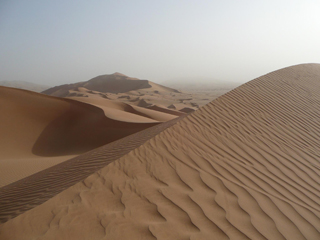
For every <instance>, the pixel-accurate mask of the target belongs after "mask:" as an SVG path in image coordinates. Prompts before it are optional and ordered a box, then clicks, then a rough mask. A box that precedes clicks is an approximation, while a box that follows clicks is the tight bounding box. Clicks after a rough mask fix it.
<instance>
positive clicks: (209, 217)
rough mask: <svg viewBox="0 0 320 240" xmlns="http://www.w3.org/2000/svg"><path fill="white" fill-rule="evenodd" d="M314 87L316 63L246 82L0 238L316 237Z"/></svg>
mask: <svg viewBox="0 0 320 240" xmlns="http://www.w3.org/2000/svg"><path fill="white" fill-rule="evenodd" d="M319 90H320V65H319V64H304V65H297V66H293V67H289V68H285V69H281V70H278V71H275V72H272V73H269V74H267V75H265V76H262V77H260V78H258V79H255V80H253V81H251V82H249V83H246V84H244V85H242V86H240V87H239V88H237V89H235V90H233V91H231V92H229V93H227V94H225V95H223V96H222V97H220V98H218V99H216V100H214V101H213V102H212V103H210V104H208V105H206V106H205V107H202V108H200V109H199V110H197V111H196V112H194V113H192V114H190V115H188V116H187V117H185V118H183V119H182V120H180V121H179V122H177V123H176V124H175V125H173V126H171V127H169V128H167V129H166V130H164V131H162V132H161V133H160V134H158V135H156V136H155V137H153V138H151V139H150V140H148V141H147V142H145V143H144V144H143V145H141V146H140V147H138V148H136V149H134V150H133V151H131V152H130V153H128V154H126V155H125V156H123V157H121V158H120V159H118V160H116V161H114V162H112V163H110V164H109V165H107V166H106V167H104V168H102V169H101V170H99V171H97V172H96V173H94V174H92V175H90V176H89V177H87V178H86V179H85V180H83V181H81V182H79V183H77V184H75V185H74V186H72V187H70V188H68V189H66V190H65V191H63V192H61V193H59V194H58V195H56V196H55V197H53V198H51V199H50V200H48V201H47V202H45V203H43V204H41V205H39V206H37V207H35V208H33V209H31V210H29V211H27V212H25V213H23V214H21V215H19V216H17V217H16V218H14V219H11V220H9V221H7V222H6V223H4V224H2V225H1V226H0V238H1V239H35V238H36V239H320V191H319V189H320V162H319V159H320V142H319V139H320V122H319V115H320V91H319ZM99 153H101V157H103V155H104V154H105V153H104V152H103V151H101V152H99V151H97V154H99ZM88 160H90V159H88ZM105 161H108V159H107V158H106V159H105ZM82 171H85V168H83V169H82ZM56 180H57V181H62V182H63V181H64V177H62V176H57V179H56ZM32 187H34V186H30V188H32ZM23 197H24V198H28V197H31V196H28V194H27V195H25V196H23ZM19 201H20V199H12V200H11V205H13V206H14V205H15V204H17V203H18V202H19ZM9 205H10V204H9Z"/></svg>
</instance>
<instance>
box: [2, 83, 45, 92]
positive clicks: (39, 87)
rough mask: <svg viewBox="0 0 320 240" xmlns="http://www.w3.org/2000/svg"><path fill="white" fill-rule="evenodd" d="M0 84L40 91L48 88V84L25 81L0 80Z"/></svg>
mask: <svg viewBox="0 0 320 240" xmlns="http://www.w3.org/2000/svg"><path fill="white" fill-rule="evenodd" d="M0 86H4V87H12V88H19V89H25V90H30V91H34V92H42V91H44V90H46V89H48V88H50V86H46V85H42V84H37V83H31V82H25V81H0Z"/></svg>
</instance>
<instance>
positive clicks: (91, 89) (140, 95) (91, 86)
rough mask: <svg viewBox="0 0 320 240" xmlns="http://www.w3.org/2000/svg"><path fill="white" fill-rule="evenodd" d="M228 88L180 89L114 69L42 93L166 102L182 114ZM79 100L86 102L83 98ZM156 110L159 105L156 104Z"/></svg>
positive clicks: (145, 103) (147, 103)
mask: <svg viewBox="0 0 320 240" xmlns="http://www.w3.org/2000/svg"><path fill="white" fill-rule="evenodd" d="M231 89H232V87H231V86H229V87H225V88H224V89H213V90H212V91H202V92H200V91H197V92H180V91H178V90H175V89H173V88H169V87H165V86H162V85H159V84H156V83H154V82H151V81H149V80H140V79H137V78H130V77H128V76H125V75H123V74H120V73H114V74H110V75H101V76H98V77H95V78H93V79H91V80H89V81H86V82H78V83H74V84H65V85H61V86H56V87H53V88H50V89H47V90H46V91H44V92H43V93H44V94H47V95H51V96H57V97H71V98H74V97H77V98H79V97H82V98H86V97H95V98H103V99H108V100H113V101H118V102H123V103H126V104H129V105H135V106H138V107H143V108H150V107H152V106H154V105H157V106H162V107H161V108H164V109H168V110H170V107H169V106H174V109H175V110H176V111H175V113H176V114H179V111H180V109H184V111H182V112H180V114H181V113H182V114H184V113H185V110H186V109H187V110H188V112H191V111H194V110H196V109H197V108H199V107H201V106H204V105H205V104H207V103H209V102H210V101H212V100H213V99H215V98H217V97H218V96H220V95H222V94H223V93H226V92H228V91H230V90H231ZM77 100H79V99H77ZM82 101H86V102H87V100H86V99H83V100H82ZM164 109H162V110H161V112H166V113H169V114H171V113H172V112H171V113H170V112H168V111H164ZM158 110H160V109H159V108H157V111H158ZM176 114H174V115H176ZM167 119H168V118H167ZM160 121H163V120H160Z"/></svg>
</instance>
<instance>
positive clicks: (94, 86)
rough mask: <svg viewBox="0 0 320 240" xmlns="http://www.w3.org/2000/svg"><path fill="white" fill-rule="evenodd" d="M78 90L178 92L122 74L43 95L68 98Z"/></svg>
mask: <svg viewBox="0 0 320 240" xmlns="http://www.w3.org/2000/svg"><path fill="white" fill-rule="evenodd" d="M77 88H86V89H88V90H91V91H98V92H103V93H106V92H108V93H125V92H129V91H135V90H141V89H150V90H152V91H168V92H178V91H177V90H175V89H172V88H168V87H165V86H161V85H159V84H156V83H153V82H151V81H148V80H140V79H137V78H130V77H128V76H126V75H123V74H121V73H114V74H109V75H101V76H97V77H95V78H92V79H90V80H89V81H86V82H78V83H74V84H66V85H61V86H56V87H53V88H50V89H47V90H45V91H43V93H44V94H48V95H52V96H57V97H66V96H68V95H69V91H70V90H76V89H77Z"/></svg>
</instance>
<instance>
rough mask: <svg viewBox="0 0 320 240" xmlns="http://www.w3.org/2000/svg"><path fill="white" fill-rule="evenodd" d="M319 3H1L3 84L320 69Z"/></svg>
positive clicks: (237, 78) (228, 76) (249, 75)
mask: <svg viewBox="0 0 320 240" xmlns="http://www.w3.org/2000/svg"><path fill="white" fill-rule="evenodd" d="M319 10H320V2H318V1H312V0H307V1H297V0H296V1H287V0H286V1H274V0H273V1H267V2H266V1H254V2H252V1H241V2H240V1H219V2H218V1H191V0H186V1H162V2H151V1H114V2H113V1H90V2H86V1H61V0H58V1H35V0H31V1H22V0H17V1H1V3H0V14H1V16H2V18H1V21H0V39H1V41H0V51H1V55H0V56H1V57H0V81H14V80H16V81H27V82H34V83H38V84H44V85H50V86H53V85H60V84H64V83H73V82H79V81H87V80H89V79H91V78H93V77H95V76H98V75H103V74H112V73H114V72H120V73H123V74H125V75H128V76H130V77H136V78H140V79H148V80H151V81H154V82H157V83H160V84H161V83H165V82H168V81H170V80H171V81H178V82H184V81H188V82H190V81H202V82H210V81H211V82H215V81H217V82H221V81H228V82H237V83H239V84H241V83H244V82H247V81H249V80H252V79H254V78H257V77H260V76H261V75H264V74H267V73H268V72H271V71H274V70H277V69H280V68H283V67H287V66H291V65H296V64H300V63H312V62H313V63H318V62H320V54H319V53H320V47H319V40H320V33H319V31H318V29H319V26H318V25H319V24H320V15H319V14H318V12H319Z"/></svg>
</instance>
